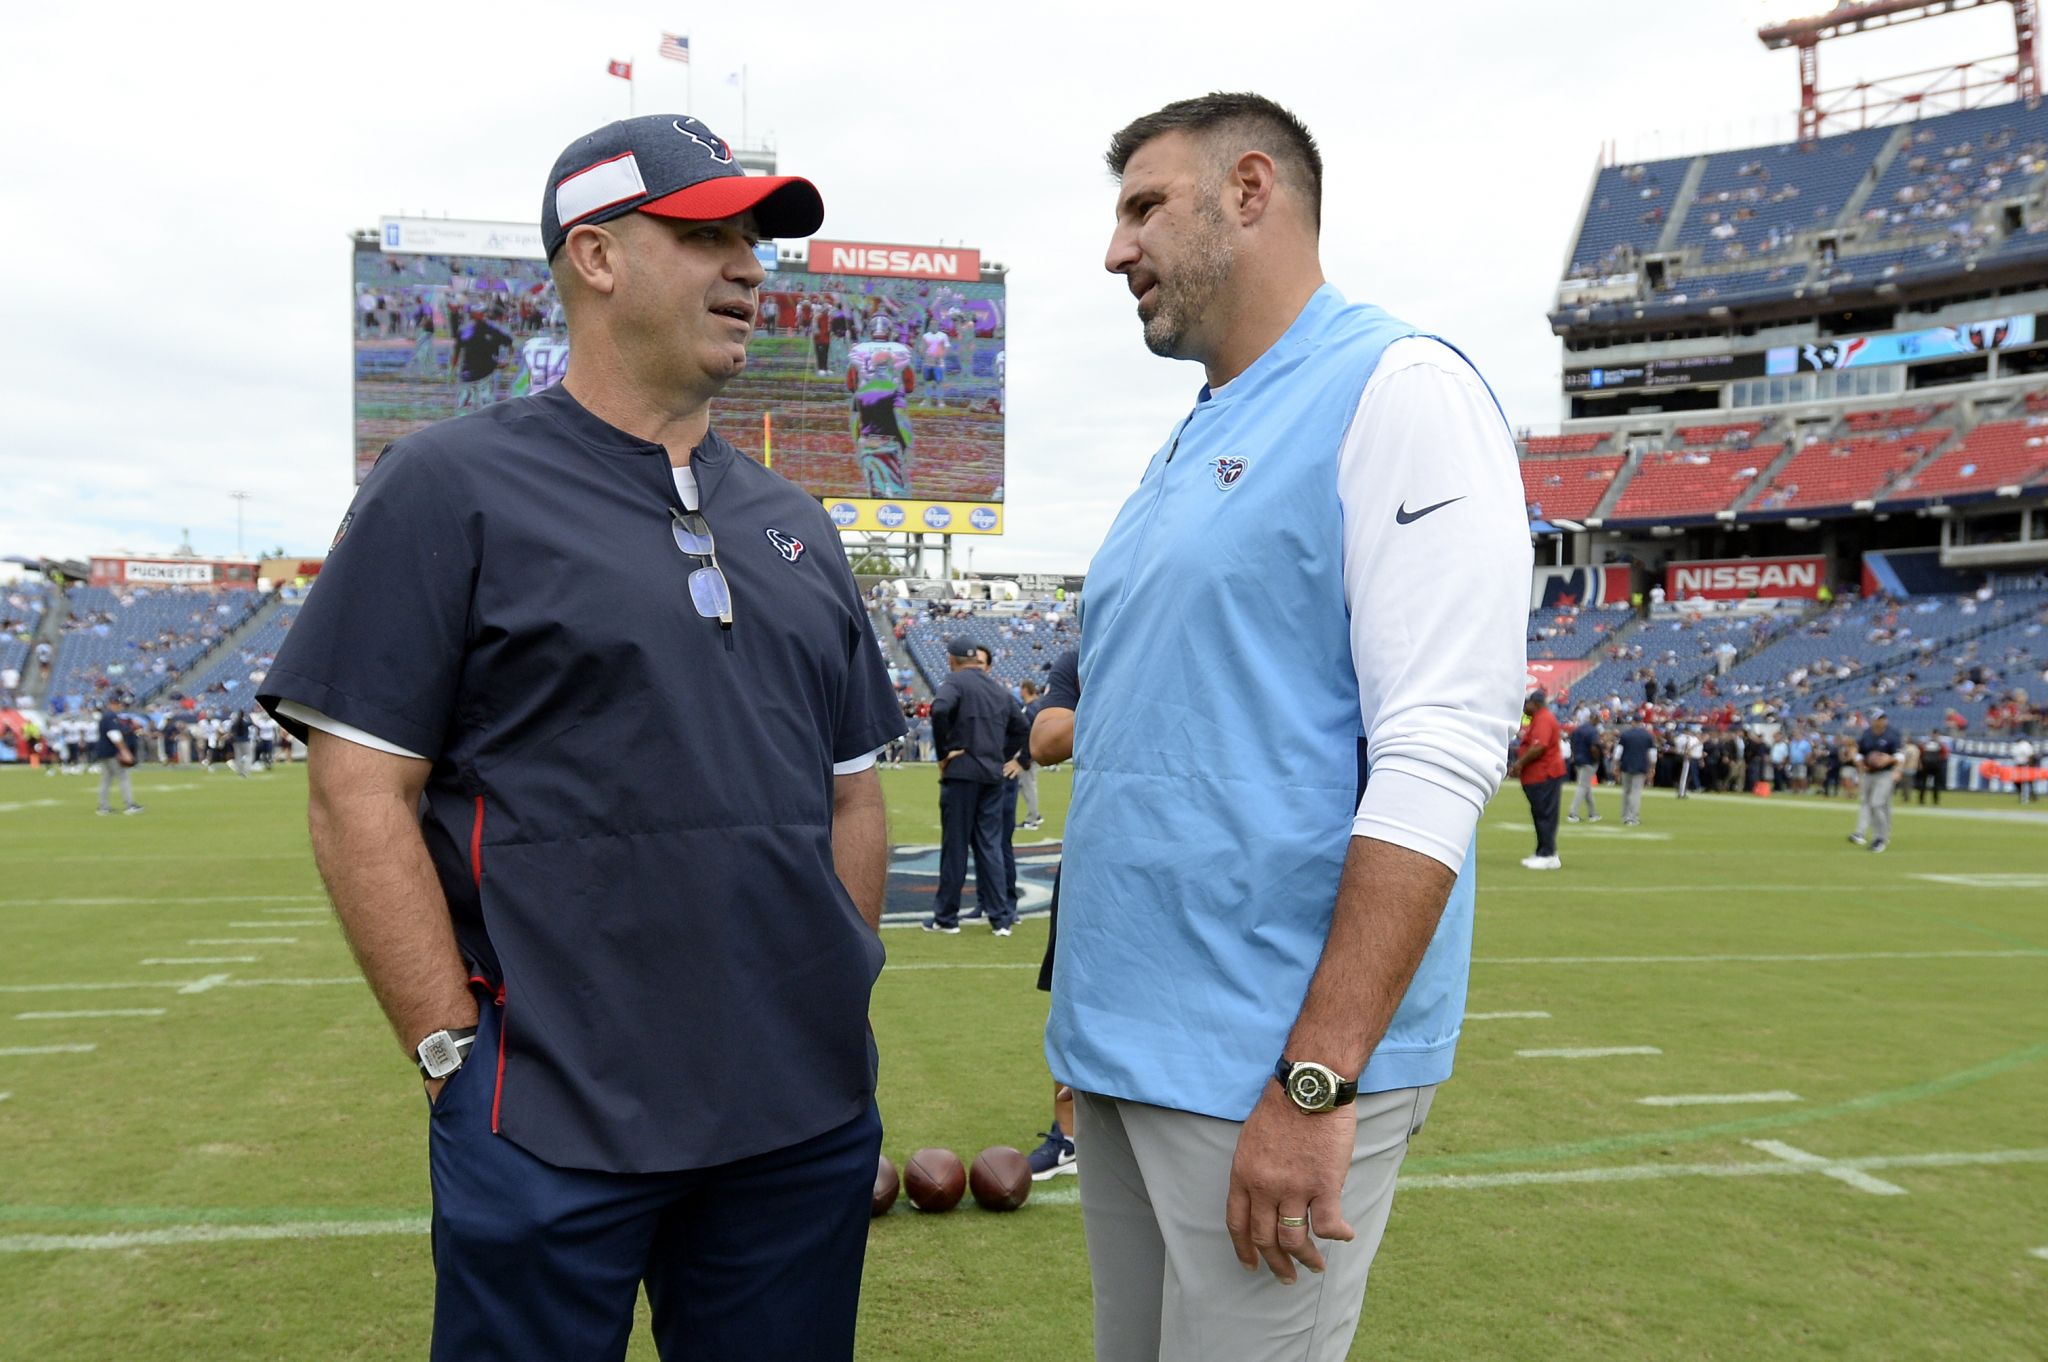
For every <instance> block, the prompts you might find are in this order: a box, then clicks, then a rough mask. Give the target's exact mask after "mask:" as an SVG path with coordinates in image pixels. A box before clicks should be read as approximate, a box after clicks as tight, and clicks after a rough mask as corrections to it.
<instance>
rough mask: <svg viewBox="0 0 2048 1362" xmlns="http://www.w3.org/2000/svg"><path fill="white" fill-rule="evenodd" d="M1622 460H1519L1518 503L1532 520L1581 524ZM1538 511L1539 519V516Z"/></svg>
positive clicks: (1610, 457) (1605, 456) (1614, 456)
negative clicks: (1520, 496)
mask: <svg viewBox="0 0 2048 1362" xmlns="http://www.w3.org/2000/svg"><path fill="white" fill-rule="evenodd" d="M1621 465H1622V456H1621V455H1619V454H1598V455H1593V456H1591V457H1584V458H1557V459H1524V460H1522V503H1523V504H1524V505H1525V506H1527V507H1529V508H1530V516H1531V518H1532V519H1534V518H1541V519H1546V520H1556V519H1559V518H1563V519H1565V520H1584V519H1585V518H1586V517H1587V516H1589V515H1591V514H1593V508H1594V507H1596V506H1598V505H1599V504H1600V499H1601V498H1602V497H1604V496H1606V495H1607V488H1608V486H1609V485H1610V484H1611V483H1613V481H1614V478H1615V475H1616V474H1618V473H1620V472H1621ZM1539 511H1540V516H1539Z"/></svg>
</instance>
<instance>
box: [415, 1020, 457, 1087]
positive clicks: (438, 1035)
mask: <svg viewBox="0 0 2048 1362" xmlns="http://www.w3.org/2000/svg"><path fill="white" fill-rule="evenodd" d="M461 1062H462V1061H461V1056H460V1055H458V1054H457V1053H456V1049H455V1045H454V1043H453V1042H452V1041H451V1040H449V1038H448V1033H447V1032H446V1031H436V1032H435V1033H434V1034H433V1035H431V1036H428V1037H427V1038H426V1039H425V1040H423V1041H421V1042H420V1063H421V1064H424V1065H425V1066H426V1068H427V1072H428V1074H429V1075H430V1076H432V1077H434V1078H439V1077H441V1076H442V1075H443V1074H448V1073H453V1072H454V1071H455V1068H456V1066H457V1065H458V1064H460V1063H461Z"/></svg>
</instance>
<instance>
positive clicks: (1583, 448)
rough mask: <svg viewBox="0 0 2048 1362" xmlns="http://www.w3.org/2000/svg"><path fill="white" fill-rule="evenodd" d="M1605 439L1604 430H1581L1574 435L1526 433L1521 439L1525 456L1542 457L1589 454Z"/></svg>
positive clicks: (1604, 441)
mask: <svg viewBox="0 0 2048 1362" xmlns="http://www.w3.org/2000/svg"><path fill="white" fill-rule="evenodd" d="M1606 441H1607V432H1606V431H1604V430H1591V431H1583V432H1581V433H1579V434H1576V435H1528V436H1524V437H1523V439H1522V452H1523V454H1524V455H1525V456H1533V457H1537V458H1543V457H1547V456H1550V455H1555V454H1591V453H1592V452H1593V451H1594V450H1596V449H1598V448H1599V447H1600V446H1601V445H1602V444H1604V443H1606Z"/></svg>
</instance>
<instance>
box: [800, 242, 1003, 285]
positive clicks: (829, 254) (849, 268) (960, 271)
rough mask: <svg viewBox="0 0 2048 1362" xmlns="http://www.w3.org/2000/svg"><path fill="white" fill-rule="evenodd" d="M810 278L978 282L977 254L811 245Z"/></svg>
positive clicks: (847, 244)
mask: <svg viewBox="0 0 2048 1362" xmlns="http://www.w3.org/2000/svg"><path fill="white" fill-rule="evenodd" d="M807 268H808V269H809V270H810V272H811V273H812V274H880V275H887V276H890V277H892V278H897V279H951V280H955V281H957V282H961V283H969V284H971V283H975V282H977V281H978V280H980V278H981V252H980V251H969V250H963V249H961V248H960V247H958V246H876V245H870V244H868V243H866V242H859V241H819V240H816V239H815V238H814V239H813V240H812V241H811V256H810V264H809V265H808V266H807Z"/></svg>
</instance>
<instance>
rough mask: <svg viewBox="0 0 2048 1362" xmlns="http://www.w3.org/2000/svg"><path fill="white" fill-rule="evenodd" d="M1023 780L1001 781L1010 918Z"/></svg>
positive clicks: (1005, 885)
mask: <svg viewBox="0 0 2048 1362" xmlns="http://www.w3.org/2000/svg"><path fill="white" fill-rule="evenodd" d="M1022 790H1023V782H1022V781H1018V780H1005V781H1004V782H1003V888H1004V889H1005V890H1006V891H1008V893H1009V895H1010V920H1011V921H1012V922H1014V921H1016V919H1017V796H1018V794H1019V793H1020V792H1021V791H1022Z"/></svg>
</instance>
